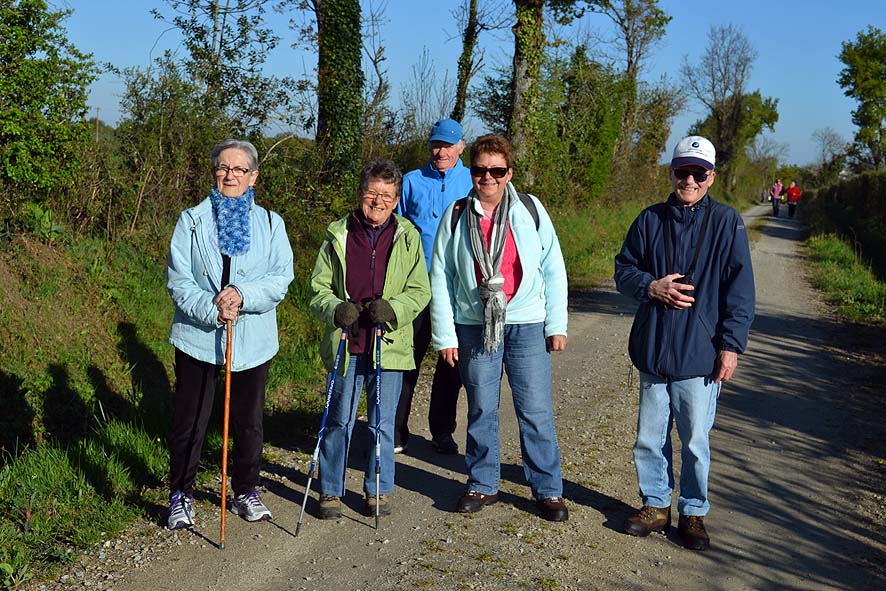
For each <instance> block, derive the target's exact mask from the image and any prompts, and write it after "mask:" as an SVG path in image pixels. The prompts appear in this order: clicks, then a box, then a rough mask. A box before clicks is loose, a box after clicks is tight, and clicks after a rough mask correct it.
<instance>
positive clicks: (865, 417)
mask: <svg viewBox="0 0 886 591" xmlns="http://www.w3.org/2000/svg"><path fill="white" fill-rule="evenodd" d="M767 212H768V208H767V207H766V206H758V207H755V208H753V209H752V210H751V211H750V212H748V214H747V216H746V218H747V219H748V220H753V219H755V218H757V217H760V216H764V215H765V214H766V213H767ZM800 245H801V235H800V224H799V222H798V221H796V220H787V219H785V218H784V217H782V218H780V219H776V220H773V219H771V218H770V219H768V220H767V221H766V225H765V226H763V227H762V228H761V235H760V237H759V238H758V239H757V240H755V242H754V243H753V245H752V253H753V262H754V267H755V272H756V281H757V318H756V321H755V323H754V327H753V331H752V336H751V343H750V346H749V350H748V352H747V353H746V354H745V355H743V356H742V357H741V359H740V362H739V368H738V371H737V373H736V376H735V378H734V379H733V380H732V381H731V382H730V383H729V384H728V385H727V386H726V387H725V388H724V390H723V393H722V394H721V397H720V405H719V410H718V417H717V422H716V425H715V427H714V433H713V435H712V450H713V473H712V475H711V513H710V514H709V516H708V518H707V519H706V524H707V526H708V530H709V533H710V534H711V538H712V546H711V549H710V550H709V551H708V552H705V553H698V552H691V551H688V550H684V549H683V548H681V547H680V546H679V545H678V544H677V543H676V541H675V539H674V538H673V537H671V538H666V537H664V536H660V535H653V536H651V537H650V538H647V539H637V538H632V537H629V536H626V535H623V534H621V533H619V528H620V524H621V522H622V520H623V519H624V518H625V517H626V516H627V515H628V514H629V512H630V510H631V507H632V506H634V507H635V506H637V503H638V498H637V494H636V479H635V474H634V468H633V463H632V458H631V451H630V450H631V446H632V444H633V437H634V428H635V423H636V405H637V393H636V387H637V377H636V370H633V369H632V368H631V365H630V362H629V360H628V358H627V354H626V343H627V335H628V331H629V329H630V324H631V319H632V315H633V311H634V304H633V303H632V302H631V301H629V300H627V299H626V298H623V297H621V296H620V295H618V294H617V293H615V291H614V289H613V288H612V287H611V286H607V287H601V288H600V289H598V290H596V291H591V292H587V293H577V294H573V297H572V298H571V304H570V305H571V316H570V332H569V345H568V349H567V351H565V352H563V353H561V354H558V355H556V356H555V358H554V398H555V410H556V414H557V426H558V433H559V438H560V446H561V448H562V456H563V463H564V466H563V472H564V478H565V481H566V482H565V496H566V497H567V499H568V501H569V503H570V509H571V516H570V520H569V521H568V522H566V523H561V524H553V523H548V522H546V521H543V520H542V519H540V518H539V517H538V516H537V515H536V512H535V509H534V506H533V503H532V502H531V499H530V493H529V490H528V488H527V486H526V485H525V483H524V480H523V474H522V468H521V467H520V454H519V443H518V440H517V435H516V421H515V419H514V414H513V409H512V408H511V406H510V404H509V401H508V398H509V393H508V392H505V393H504V395H503V402H502V417H503V418H502V434H501V439H502V444H503V458H502V461H503V474H502V476H503V481H502V488H501V492H502V501H503V502H500V503H499V504H497V505H494V506H491V507H487V508H485V509H484V510H483V511H482V512H480V513H478V514H476V515H473V516H464V515H459V514H456V513H453V512H452V509H453V506H454V504H455V501H456V500H457V498H458V497H459V495H460V494H461V493H462V492H463V482H464V480H465V476H464V465H463V458H462V456H441V455H438V454H436V453H435V452H434V451H433V450H432V449H431V447H430V445H429V443H428V441H427V439H426V438H428V437H429V434H428V432H427V430H426V425H425V420H424V418H423V417H424V414H425V413H426V408H427V407H426V404H427V395H428V386H427V383H423V384H422V386H420V388H422V389H420V390H419V392H418V393H417V395H416V397H417V399H418V400H419V408H417V409H416V410H414V414H413V420H412V423H413V430H414V431H417V437H414V438H413V440H412V441H411V442H410V448H409V455H406V456H398V465H397V484H398V491H397V493H396V496H395V497H394V502H395V506H394V509H395V512H394V515H392V516H391V517H390V518H387V519H383V521H382V526H381V529H380V531H375V530H374V529H373V522H372V520H371V519H369V518H366V517H363V516H361V515H360V514H359V513H358V510H359V507H360V505H361V498H360V496H359V495H358V493H359V491H360V490H361V486H360V482H361V481H360V477H359V475H358V474H357V472H356V471H354V470H351V474H350V475H349V481H348V490H349V491H352V492H351V494H350V496H348V497H346V498H345V504H346V505H347V508H346V510H345V515H344V517H343V518H342V519H340V520H338V521H335V522H328V521H320V520H318V519H316V517H315V515H316V502H315V501H313V500H312V501H311V502H310V503H309V507H308V512H309V515H308V516H307V517H306V520H305V524H304V526H303V528H302V532H301V535H300V536H299V537H298V538H294V537H293V532H294V531H295V523H296V519H297V517H298V503H300V501H301V498H302V494H303V491H304V485H305V477H304V473H305V471H306V469H307V464H308V461H309V458H308V456H307V453H309V452H310V449H311V448H312V447H313V442H298V444H296V443H293V442H282V441H280V442H272V443H273V444H275V446H273V447H272V448H271V450H270V452H269V457H270V458H271V461H270V462H268V463H267V465H266V466H265V468H266V472H265V476H266V481H267V488H268V491H269V493H270V494H268V495H266V500H267V503H268V505H269V506H270V508H271V509H272V510H273V512H274V515H275V520H274V521H273V522H269V523H259V524H246V523H245V522H243V521H241V520H240V519H238V518H235V517H231V518H229V519H228V533H227V544H226V545H227V548H226V549H225V550H218V549H216V548H215V546H214V544H215V542H216V541H217V537H218V512H217V509H215V507H213V506H212V505H211V504H210V502H209V500H206V501H204V502H201V503H199V504H198V510H199V511H200V514H199V515H198V520H197V524H198V527H197V528H196V529H195V530H194V531H180V532H176V533H171V532H166V531H165V530H162V529H160V528H159V527H158V526H157V524H156V523H142V524H140V525H139V526H137V527H135V528H134V529H133V531H131V532H129V533H128V534H127V536H125V537H124V538H123V539H121V540H117V541H108V542H107V543H106V544H105V545H104V546H103V547H101V548H97V549H96V551H95V552H93V553H92V555H91V556H90V557H88V558H87V559H85V560H84V561H82V562H81V563H79V564H78V565H76V567H75V568H73V569H72V570H71V571H70V572H69V573H67V574H66V575H65V577H64V580H59V581H56V582H54V583H48V584H47V583H44V584H42V585H38V586H35V587H36V588H41V589H67V588H78V589H82V588H87V587H88V588H94V589H115V590H118V591H122V590H144V589H152V590H157V591H160V590H165V589H170V590H172V589H186V590H193V589H208V590H216V589H218V590H221V589H225V590H231V589H237V590H253V589H254V590H258V589H261V590H263V591H264V590H278V589H280V590H283V589H294V590H318V591H319V590H323V591H327V590H363V591H369V590H372V591H375V590H401V589H440V590H449V589H477V590H490V591H491V590H500V589H501V590H504V589H538V590H554V589H564V590H566V589H574V590H596V589H689V590H696V589H698V590H701V589H706V590H707V589H718V590H724V591H739V590H763V589H765V590H771V589H816V590H817V589H841V590H843V589H845V590H850V589H851V590H867V589H871V590H873V589H886V569H884V564H886V529H884V523H886V498H884V495H886V490H884V483H886V467H884V464H886V461H884V460H883V458H884V457H886V444H884V439H886V420H884V419H886V410H884V407H886V405H884V404H883V387H882V383H883V378H884V377H886V376H884V370H883V365H884V364H883V357H882V355H880V356H877V355H876V353H877V351H879V353H880V354H882V351H883V345H882V342H881V341H882V339H881V338H879V337H878V336H877V335H876V334H875V333H874V332H870V333H867V332H865V331H861V330H858V329H847V328H845V327H842V326H840V325H839V324H837V323H834V322H832V321H831V320H830V319H829V317H828V314H827V310H826V308H825V307H824V306H823V305H822V304H821V303H820V302H819V296H818V294H817V293H816V292H815V291H814V290H812V289H811V288H810V287H809V286H808V284H807V283H806V281H805V280H804V270H803V264H804V258H803V254H802V252H801V250H800ZM875 347H878V348H879V349H877V350H875ZM463 416H464V409H463V408H462V409H461V410H460V417H463ZM462 422H463V421H462ZM422 436H423V437H424V438H423V437H422ZM456 440H457V441H459V444H460V446H461V447H462V449H463V447H464V425H463V424H461V425H460V430H459V432H458V433H457V437H456ZM298 445H301V446H302V448H301V449H295V451H292V450H293V449H294V448H296V447H297V446H298ZM287 448H289V449H287ZM675 452H676V450H675ZM675 455H677V454H675ZM353 457H359V452H358V453H356V454H353ZM677 457H678V458H679V455H677ZM211 496H212V493H209V492H207V498H210V497H211ZM216 498H217V497H216Z"/></svg>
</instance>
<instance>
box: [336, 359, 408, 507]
mask: <svg viewBox="0 0 886 591" xmlns="http://www.w3.org/2000/svg"><path fill="white" fill-rule="evenodd" d="M382 355H384V351H383V352H382ZM375 383H376V379H375V363H374V360H373V359H372V356H371V355H370V354H364V355H352V356H351V358H350V362H349V363H348V367H347V370H346V371H345V374H344V375H340V376H338V377H337V378H336V380H335V388H334V390H333V394H332V400H331V401H330V403H329V416H328V417H327V418H326V429H325V431H324V433H323V440H322V441H321V442H320V458H319V462H320V492H321V493H322V494H325V495H334V496H336V497H341V496H344V494H345V470H346V469H347V466H348V450H349V449H350V447H351V435H352V434H353V431H354V421H355V420H356V418H357V406H358V405H359V403H360V396H361V395H362V393H363V385H364V384H366V392H367V396H366V409H367V414H368V415H369V441H368V444H369V448H368V449H369V453H368V454H366V472H365V475H364V477H363V491H364V492H366V493H368V494H370V495H374V494H375V431H376V423H375V397H376V396H375ZM402 384H403V372H402V371H384V370H382V372H381V405H380V409H381V429H380V430H379V432H380V441H381V473H380V475H379V485H378V488H379V493H380V494H383V495H386V494H390V493H392V492H394V414H395V412H396V411H397V401H398V400H399V398H400V387H401V386H402Z"/></svg>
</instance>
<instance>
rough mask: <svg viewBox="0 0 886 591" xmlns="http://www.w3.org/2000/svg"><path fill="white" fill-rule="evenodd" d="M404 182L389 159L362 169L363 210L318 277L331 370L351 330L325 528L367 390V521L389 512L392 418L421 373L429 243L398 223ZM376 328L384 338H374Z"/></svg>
mask: <svg viewBox="0 0 886 591" xmlns="http://www.w3.org/2000/svg"><path fill="white" fill-rule="evenodd" d="M402 178H403V177H402V175H401V173H400V170H399V169H398V168H397V166H396V165H395V164H394V163H393V162H391V161H390V160H375V161H373V162H370V163H369V164H367V165H366V166H364V167H363V170H362V172H361V173H360V186H359V189H358V191H357V207H356V208H355V209H354V210H353V211H352V212H350V213H349V214H348V215H346V216H345V217H343V218H341V219H339V220H337V221H335V222H332V223H331V224H329V227H328V228H327V229H326V238H325V240H324V241H323V244H322V246H321V247H320V252H319V254H318V255H317V262H316V265H315V266H314V271H313V273H312V275H311V296H312V297H311V310H312V311H313V312H314V314H315V315H316V316H317V318H319V319H320V320H321V321H322V322H323V323H324V324H325V325H326V329H325V335H324V338H323V341H322V342H321V344H320V356H321V357H322V358H323V362H324V364H325V366H326V369H327V371H330V372H332V371H334V370H333V368H334V366H335V358H336V355H335V351H336V347H337V346H338V345H339V343H340V340H341V336H340V335H341V331H342V330H343V329H348V331H349V333H348V337H349V338H348V345H347V347H345V352H344V357H343V359H341V363H340V365H339V366H338V370H337V371H338V374H337V375H336V376H335V378H336V380H335V387H334V391H333V393H332V400H331V402H330V405H329V414H328V417H327V418H326V424H325V429H324V432H323V436H322V439H321V440H320V442H319V445H320V453H319V474H320V477H319V485H318V486H319V489H320V512H319V516H320V518H321V519H337V518H338V517H340V516H341V511H342V508H341V505H342V503H341V497H343V496H344V494H345V470H346V468H347V465H348V452H349V449H350V446H351V436H352V433H353V429H354V422H355V420H356V416H357V406H358V404H359V402H360V397H361V396H362V393H363V388H364V386H365V387H366V391H367V410H368V414H369V441H367V444H368V446H367V447H368V449H369V450H377V453H374V452H373V451H370V453H369V454H368V455H367V458H366V462H365V464H364V466H365V470H364V478H363V493H364V496H365V503H364V513H365V515H367V516H368V517H372V516H374V515H376V511H377V512H378V514H379V515H382V516H384V515H389V514H390V512H391V504H392V503H391V494H392V493H393V492H394V414H395V412H396V410H397V401H398V398H399V396H400V387H401V384H402V379H403V372H404V371H406V370H410V369H413V368H414V367H415V361H414V360H413V352H412V321H413V319H414V318H415V317H416V316H417V315H418V313H419V312H420V311H421V310H422V309H423V308H424V307H425V306H426V305H427V304H428V300H429V298H430V287H429V285H428V273H427V267H426V266H425V260H424V254H423V251H422V247H421V238H420V236H419V234H418V231H417V230H416V229H415V226H413V225H412V223H411V222H409V221H408V220H406V219H405V218H402V217H400V216H398V215H396V214H394V210H395V209H396V207H397V204H398V203H399V201H400V186H401V182H402ZM378 325H381V329H382V331H383V335H382V337H381V338H377V339H376V338H375V337H376V331H377V329H378ZM374 341H375V342H374ZM373 393H374V395H373ZM318 439H320V438H318ZM375 456H378V460H376V457H375ZM376 461H377V462H378V463H376ZM376 466H378V480H377V481H376V474H377V473H376Z"/></svg>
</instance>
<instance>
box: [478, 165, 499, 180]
mask: <svg viewBox="0 0 886 591" xmlns="http://www.w3.org/2000/svg"><path fill="white" fill-rule="evenodd" d="M487 172H488V173H489V174H490V175H491V176H492V178H494V179H501V178H504V176H505V175H506V174H508V167H507V166H493V167H492V168H486V167H484V166H472V167H471V176H476V177H480V178H483V177H484V176H486V173H487Z"/></svg>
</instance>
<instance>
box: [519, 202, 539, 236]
mask: <svg viewBox="0 0 886 591" xmlns="http://www.w3.org/2000/svg"><path fill="white" fill-rule="evenodd" d="M517 197H519V198H520V203H522V204H523V206H524V207H525V208H526V209H528V210H529V215H531V216H532V221H534V222H535V231H536V232H538V226H539V221H538V208H537V207H536V206H535V201H533V200H532V197H530V196H529V194H528V193H517Z"/></svg>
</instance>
